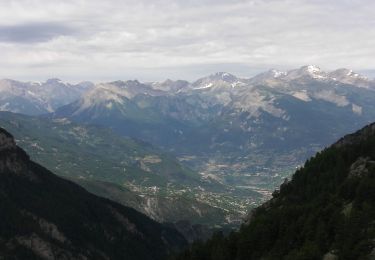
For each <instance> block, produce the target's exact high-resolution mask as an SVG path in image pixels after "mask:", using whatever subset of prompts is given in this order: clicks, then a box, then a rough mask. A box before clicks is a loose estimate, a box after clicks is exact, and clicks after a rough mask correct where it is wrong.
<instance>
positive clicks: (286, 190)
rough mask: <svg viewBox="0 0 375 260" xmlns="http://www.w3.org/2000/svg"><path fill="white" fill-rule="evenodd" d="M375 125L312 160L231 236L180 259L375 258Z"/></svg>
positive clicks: (217, 238) (198, 246)
mask: <svg viewBox="0 0 375 260" xmlns="http://www.w3.org/2000/svg"><path fill="white" fill-rule="evenodd" d="M374 200H375V123H374V124H371V125H368V126H367V127H365V128H363V129H362V130H360V131H358V132H356V133H354V134H352V135H348V136H345V137H344V138H342V139H340V140H339V141H338V142H336V143H335V144H334V145H332V146H331V147H329V148H327V149H325V150H324V151H322V152H320V153H318V154H317V155H316V156H315V157H313V158H312V159H310V160H308V161H307V162H306V164H305V166H304V167H303V168H301V169H299V170H297V172H296V173H295V174H294V175H293V178H292V180H291V181H290V182H285V183H284V184H283V185H281V187H280V190H279V191H275V192H274V194H273V198H272V199H271V200H270V201H268V202H266V203H265V204H263V205H262V206H260V207H258V208H257V209H256V210H254V211H253V212H252V214H250V216H249V219H248V223H247V224H244V225H243V226H242V227H241V230H240V231H239V232H237V233H232V234H231V235H229V236H228V237H223V236H222V235H220V234H217V235H216V236H214V237H213V238H212V239H211V240H210V241H208V242H207V243H206V244H195V245H194V246H193V247H192V249H191V250H190V251H187V252H185V253H184V254H182V255H181V256H179V257H178V259H374V257H375V242H374V241H375V204H374Z"/></svg>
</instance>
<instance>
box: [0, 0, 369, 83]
mask: <svg viewBox="0 0 375 260" xmlns="http://www.w3.org/2000/svg"><path fill="white" fill-rule="evenodd" d="M0 17H1V19H0V78H15V79H22V80H44V79H46V78H50V77H58V78H61V79H63V80H66V81H79V80H94V81H101V80H114V79H135V78H137V79H139V80H142V81H148V80H162V79H165V78H172V79H177V78H181V79H188V80H192V79H195V78H198V77H200V76H204V75H206V74H210V73H213V72H216V71H227V72H231V73H234V74H236V75H238V76H247V77H250V76H252V75H254V74H255V73H257V72H260V71H263V70H266V69H269V68H277V69H281V70H286V69H291V68H295V67H300V66H302V65H305V64H315V65H318V66H320V67H321V68H322V69H326V70H332V69H335V68H341V67H348V68H352V69H354V70H356V71H361V72H365V73H367V74H368V75H370V76H371V77H375V74H373V73H374V70H375V1H374V0H358V1H356V0H324V1H323V0H322V1H320V0H253V1H245V0H244V1H241V0H238V1H230V0H226V1H224V0H175V1H172V0H149V1H146V0H134V1H132V0H109V1H105V0H87V1H84V0H65V1H60V0H59V1H54V0H14V1H12V0H0Z"/></svg>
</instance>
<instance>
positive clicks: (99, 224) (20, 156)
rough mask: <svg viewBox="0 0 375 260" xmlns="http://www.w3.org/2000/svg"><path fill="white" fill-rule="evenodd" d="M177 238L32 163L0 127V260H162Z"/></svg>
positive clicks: (179, 241)
mask: <svg viewBox="0 0 375 260" xmlns="http://www.w3.org/2000/svg"><path fill="white" fill-rule="evenodd" d="M184 245H186V241H185V239H184V238H183V237H182V235H181V234H180V233H178V232H177V231H176V230H175V229H173V228H171V227H167V226H164V225H162V224H159V223H157V222H155V221H153V220H151V219H149V218H148V217H146V216H145V215H143V214H141V213H139V212H137V211H135V210H134V209H131V208H128V207H124V206H121V205H120V204H117V203H115V202H112V201H110V200H107V199H103V198H99V197H97V196H95V195H93V194H90V193H88V192H87V191H85V190H84V189H83V188H81V187H80V186H78V185H76V184H74V183H72V182H70V181H67V180H64V179H61V178H59V177H57V176H56V175H54V174H52V173H51V172H50V171H48V170H47V169H45V168H44V167H42V166H40V165H38V164H36V163H34V162H32V161H31V160H30V159H29V156H28V155H27V154H26V153H25V152H24V151H23V150H22V149H21V148H19V147H18V146H17V145H16V144H15V141H14V139H13V137H12V135H10V134H9V133H8V132H6V131H5V130H3V129H2V128H0V259H150V260H151V259H152V260H154V259H166V258H167V256H168V254H169V253H170V252H172V251H173V250H177V249H179V248H180V247H181V246H184Z"/></svg>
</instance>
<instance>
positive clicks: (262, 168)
mask: <svg viewBox="0 0 375 260" xmlns="http://www.w3.org/2000/svg"><path fill="white" fill-rule="evenodd" d="M135 85H136V86H137V87H134V86H135ZM374 89H375V88H374V81H373V80H370V79H367V78H365V77H363V76H361V75H359V74H357V73H354V72H352V71H350V70H346V69H339V70H336V71H333V72H329V73H327V72H324V71H322V70H321V69H319V68H318V67H316V66H311V65H310V66H304V67H301V68H299V69H296V70H291V71H288V72H280V71H276V70H270V71H268V72H265V73H262V74H260V75H257V76H255V77H253V78H250V79H242V78H238V77H236V76H234V75H231V74H229V73H224V72H221V73H216V74H213V75H210V76H208V77H204V78H201V79H199V80H197V81H195V82H193V83H188V82H185V81H179V82H174V81H171V80H168V81H166V82H163V83H158V84H156V83H152V84H148V85H147V84H143V83H140V82H138V81H125V82H121V83H120V82H118V81H117V82H112V83H105V84H99V85H97V86H96V87H95V88H94V89H92V90H90V91H88V92H86V93H85V94H84V95H83V96H82V97H81V98H80V99H79V100H77V101H75V102H73V103H71V104H68V105H66V106H63V107H60V108H58V109H57V110H56V111H55V112H54V113H53V114H51V115H49V116H50V117H51V118H55V119H56V118H57V119H63V118H67V119H69V120H72V121H75V122H79V123H86V124H96V125H101V126H105V127H110V128H112V129H113V130H114V131H115V132H116V133H118V134H120V135H123V136H131V137H134V138H137V139H141V140H144V141H146V142H149V143H152V144H154V145H156V146H158V147H161V148H163V149H165V150H167V151H169V152H171V153H174V154H175V155H176V156H177V157H178V158H179V159H180V161H182V162H184V163H185V164H186V165H188V166H189V167H191V168H193V169H194V170H196V171H198V172H200V173H201V174H202V175H204V176H207V178H215V179H216V180H217V181H220V182H222V183H226V184H234V185H236V186H242V188H246V189H252V187H254V186H257V187H262V188H267V189H271V190H272V189H273V188H274V187H275V186H273V184H272V185H263V186H262V185H259V184H270V183H273V180H275V182H280V181H282V178H284V177H285V176H287V174H288V173H290V172H292V171H293V168H294V167H296V166H298V165H300V164H302V163H303V161H304V160H306V159H307V158H308V157H309V156H311V155H312V154H314V153H315V152H316V151H318V150H320V149H321V148H323V147H324V146H325V145H328V144H329V143H331V142H333V141H334V140H335V139H337V138H338V137H339V136H342V135H343V134H345V133H346V132H349V131H354V130H355V129H358V128H360V127H362V126H363V125H365V124H367V123H369V122H371V121H373V120H374V119H375V103H374V100H375V91H374ZM138 90H139V91H138ZM239 183H240V184H241V185H238V184H239ZM237 188H241V187H237Z"/></svg>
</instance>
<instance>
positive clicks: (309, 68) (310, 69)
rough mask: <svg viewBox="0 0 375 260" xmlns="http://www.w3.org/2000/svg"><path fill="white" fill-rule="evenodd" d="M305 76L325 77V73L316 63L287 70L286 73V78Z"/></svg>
mask: <svg viewBox="0 0 375 260" xmlns="http://www.w3.org/2000/svg"><path fill="white" fill-rule="evenodd" d="M306 76H307V77H310V78H313V79H326V78H327V73H326V72H324V71H323V70H321V69H320V67H318V66H316V65H305V66H302V67H301V68H299V69H295V70H291V71H288V73H287V78H289V79H297V78H301V77H306Z"/></svg>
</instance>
